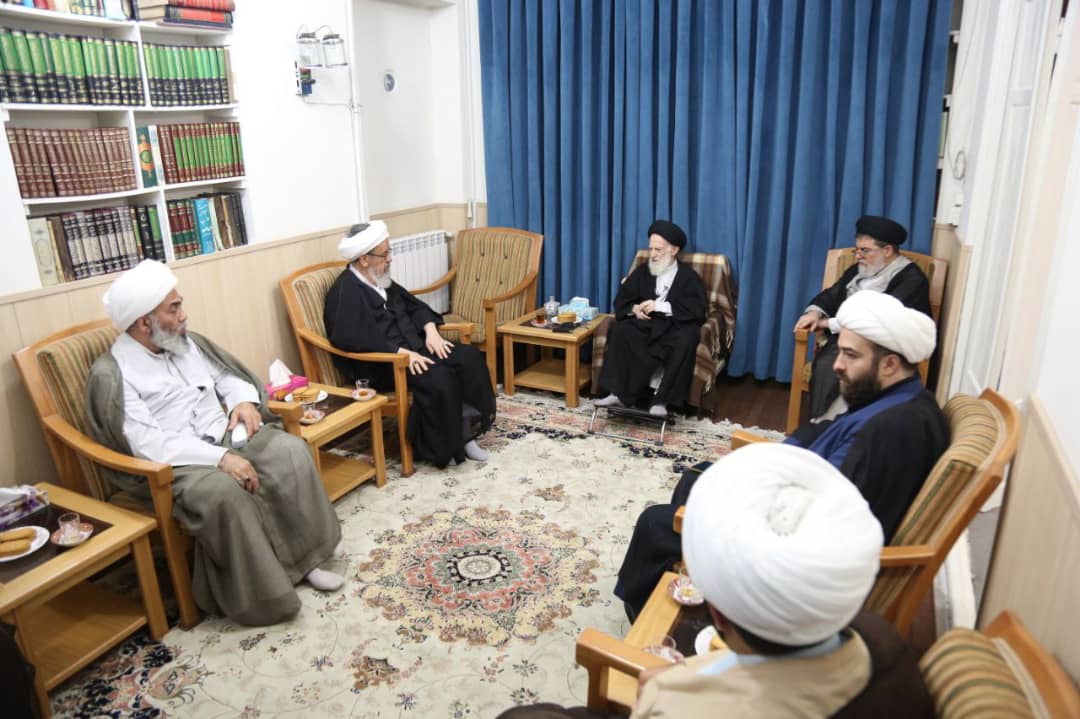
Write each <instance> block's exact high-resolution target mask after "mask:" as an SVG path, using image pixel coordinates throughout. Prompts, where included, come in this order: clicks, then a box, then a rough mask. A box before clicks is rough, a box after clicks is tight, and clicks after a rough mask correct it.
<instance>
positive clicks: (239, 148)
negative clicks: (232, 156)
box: [232, 122, 244, 175]
mask: <svg viewBox="0 0 1080 719" xmlns="http://www.w3.org/2000/svg"><path fill="white" fill-rule="evenodd" d="M232 126H233V132H232V139H233V148H234V152H235V153H236V174H237V175H243V174H244V148H243V145H241V144H240V123H238V122H234V123H232Z"/></svg>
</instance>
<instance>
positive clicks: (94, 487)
mask: <svg viewBox="0 0 1080 719" xmlns="http://www.w3.org/2000/svg"><path fill="white" fill-rule="evenodd" d="M116 336H117V331H116V329H115V328H113V327H112V325H111V324H110V323H109V322H108V321H107V320H99V321H96V322H88V323H86V324H83V325H78V326H76V327H71V328H68V329H66V330H63V331H62V332H58V333H56V334H54V335H50V336H49V337H46V338H45V339H42V340H40V341H38V342H35V343H34V344H32V345H30V346H29V347H25V348H23V349H21V350H19V351H18V352H16V353H15V364H16V366H17V367H18V368H19V373H20V374H21V375H22V378H23V382H24V383H25V384H26V389H27V391H28V392H29V393H30V399H31V400H32V401H33V403H34V409H35V410H36V411H37V415H38V419H39V420H40V421H41V427H42V429H43V430H44V433H45V441H46V443H47V444H48V446H49V451H50V452H51V454H52V457H53V462H55V463H56V470H57V473H58V474H59V477H60V482H61V484H63V486H64V487H66V488H68V489H71V490H73V491H75V492H79V493H81V494H86V495H89V496H91V497H93V498H95V499H98V500H101V501H108V502H112V503H114V504H117V505H120V506H122V507H124V508H126V509H130V510H133V511H136V512H139V513H141V514H146V515H149V516H152V517H154V518H155V519H156V520H157V523H158V530H159V531H160V533H161V541H162V545H163V546H164V548H165V561H166V563H167V565H168V567H169V574H170V576H171V578H172V584H173V590H174V591H175V593H176V600H177V604H178V606H179V610H180V625H181V626H182V627H185V628H190V627H192V626H194V625H195V624H196V623H197V622H198V621H199V611H198V608H197V607H196V606H195V600H194V598H193V597H192V594H191V571H190V569H189V567H188V560H187V549H188V548H189V547H190V545H191V538H190V537H188V536H187V535H185V534H184V533H183V532H182V531H181V530H180V526H179V525H178V524H177V523H176V520H175V519H173V516H172V506H173V496H172V481H173V470H172V467H170V466H169V465H167V464H159V463H157V462H151V461H148V460H145V459H137V458H135V457H132V456H129V455H125V454H120V453H119V452H114V451H113V450H111V449H109V448H108V447H105V446H104V445H101V444H98V443H97V442H95V441H94V440H93V439H91V438H90V436H89V425H88V423H87V415H86V381H87V378H88V377H89V375H90V368H91V366H93V364H94V361H95V360H96V359H97V358H98V357H99V356H100V355H102V354H104V353H105V352H107V351H108V350H109V348H110V347H111V346H112V343H113V340H115V339H116ZM268 407H269V409H271V410H272V411H274V412H276V413H277V414H279V415H281V416H282V418H283V419H284V420H285V425H286V429H288V430H289V431H291V432H294V433H297V434H298V433H299V428H300V425H299V419H300V414H301V408H300V405H299V404H297V403H291V404H287V403H284V402H270V403H269V405H268ZM103 466H104V467H108V468H110V469H113V470H116V471H119V472H123V473H127V474H131V475H135V476H138V477H144V478H145V479H146V481H147V484H148V486H149V489H150V494H151V498H152V501H153V504H152V507H147V506H146V505H145V504H144V503H143V502H141V501H140V500H138V499H136V498H134V497H131V496H129V495H128V494H127V493H126V492H119V491H117V490H116V488H115V487H114V486H113V485H112V484H111V483H110V482H109V481H108V479H107V478H106V477H105V475H104V473H103V472H102V469H101V468H102V467H103Z"/></svg>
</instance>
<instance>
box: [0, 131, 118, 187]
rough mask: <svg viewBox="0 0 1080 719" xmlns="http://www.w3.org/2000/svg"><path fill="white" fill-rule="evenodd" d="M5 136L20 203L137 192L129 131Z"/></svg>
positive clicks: (32, 133) (32, 132)
mask: <svg viewBox="0 0 1080 719" xmlns="http://www.w3.org/2000/svg"><path fill="white" fill-rule="evenodd" d="M6 130H7V140H8V146H9V147H10V148H11V156H12V160H14V164H15V179H16V180H17V181H18V184H19V193H20V194H21V195H22V196H23V197H24V198H35V197H70V196H73V195H97V194H101V193H103V192H123V191H125V190H134V189H136V187H138V185H137V184H136V179H135V168H134V166H133V165H134V163H133V162H132V158H131V139H130V135H129V134H128V131H127V128H123V127H93V128H88V129H75V130H71V129H53V128H41V127H8V128H6Z"/></svg>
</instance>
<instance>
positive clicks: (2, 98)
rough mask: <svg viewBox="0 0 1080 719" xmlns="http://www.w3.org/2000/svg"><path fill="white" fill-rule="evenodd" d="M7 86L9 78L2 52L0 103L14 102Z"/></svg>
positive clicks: (0, 63)
mask: <svg viewBox="0 0 1080 719" xmlns="http://www.w3.org/2000/svg"><path fill="white" fill-rule="evenodd" d="M0 32H3V28H0ZM7 85H8V78H7V73H6V72H5V70H4V53H3V52H0V102H12V99H11V97H10V96H9V95H8V88H7Z"/></svg>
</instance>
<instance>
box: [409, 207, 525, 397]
mask: <svg viewBox="0 0 1080 719" xmlns="http://www.w3.org/2000/svg"><path fill="white" fill-rule="evenodd" d="M543 246H544V236H543V235H538V234H536V233H535V232H527V231H525V230H516V229H514V228H511V227H476V228H473V229H469V230H461V231H460V232H458V233H457V235H456V237H455V239H454V257H453V261H452V262H451V265H450V271H449V272H447V273H446V274H445V275H443V276H442V277H441V278H440V279H438V280H437V281H436V282H434V283H433V284H431V285H428V286H427V287H420V288H416V289H413V288H411V287H410V288H408V289H409V291H410V292H412V293H413V294H414V295H417V296H420V299H423V297H422V295H425V294H427V293H429V292H434V291H435V290H437V289H439V288H440V287H444V286H446V285H449V286H450V310H449V312H447V313H446V314H445V315H444V318H445V319H446V322H447V323H448V324H461V323H471V324H473V325H474V326H475V327H476V329H475V330H474V331H473V334H472V343H473V344H475V345H476V346H477V347H478V348H479V349H481V350H482V351H483V352H484V355H485V359H486V361H487V367H488V374H490V375H491V388H492V389H493V390H495V389H497V387H496V378H495V374H496V367H497V366H498V363H497V357H496V353H497V351H498V346H499V343H498V337H496V334H497V332H498V326H499V325H501V324H502V323H504V322H507V321H509V320H512V319H514V318H516V317H520V316H522V315H523V314H525V313H526V312H528V311H529V310H531V309H535V308H536V307H537V306H538V305H537V298H536V277H537V274H538V273H539V272H540V253H541V251H542V250H543ZM466 341H468V340H466Z"/></svg>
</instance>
